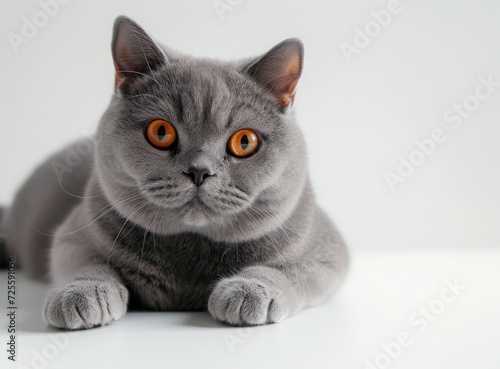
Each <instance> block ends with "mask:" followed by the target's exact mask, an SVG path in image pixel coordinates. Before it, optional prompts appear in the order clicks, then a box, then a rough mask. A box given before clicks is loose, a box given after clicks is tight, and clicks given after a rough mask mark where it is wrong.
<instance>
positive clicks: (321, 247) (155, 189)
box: [1, 17, 348, 329]
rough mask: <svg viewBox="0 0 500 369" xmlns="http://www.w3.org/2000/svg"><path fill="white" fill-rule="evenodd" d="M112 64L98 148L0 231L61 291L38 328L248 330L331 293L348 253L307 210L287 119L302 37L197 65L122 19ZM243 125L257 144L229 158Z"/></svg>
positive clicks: (302, 170)
mask: <svg viewBox="0 0 500 369" xmlns="http://www.w3.org/2000/svg"><path fill="white" fill-rule="evenodd" d="M113 57H114V61H115V65H116V69H117V78H116V92H115V94H114V95H113V97H112V99H111V102H110V104H109V107H108V109H107V111H106V112H105V113H104V115H103V117H102V119H101V121H100V123H99V127H98V130H97V133H96V135H95V138H92V139H85V140H82V141H79V142H76V143H74V144H73V145H71V147H70V148H66V149H65V150H62V151H61V152H60V153H58V154H56V155H54V156H53V157H51V158H50V159H49V160H48V161H46V162H45V163H44V164H42V165H41V166H40V167H39V168H38V169H37V171H36V172H35V173H34V174H33V175H32V176H31V178H30V179H29V180H28V181H27V182H26V184H25V185H24V186H23V187H22V188H21V190H20V191H19V192H18V195H17V197H16V199H15V201H14V203H13V205H12V207H10V208H9V209H8V211H7V213H6V215H5V217H4V219H3V221H2V225H1V227H2V228H1V229H2V233H4V234H5V235H8V236H7V237H6V240H5V241H6V244H7V249H8V253H9V255H12V254H15V255H17V256H18V258H19V262H20V264H21V265H22V266H23V267H24V268H25V269H26V270H27V271H28V273H30V274H31V275H32V276H35V277H42V276H45V275H47V276H48V277H49V278H50V279H51V280H52V281H53V283H55V287H54V288H53V289H52V290H51V292H50V293H49V295H48V297H47V299H46V302H45V307H44V311H43V316H44V318H45V319H46V321H47V322H48V323H49V324H51V325H53V326H55V327H60V328H66V329H82V328H90V327H94V326H99V325H106V324H109V323H111V322H112V321H114V320H116V319H119V318H120V317H122V316H123V315H124V314H125V312H126V310H127V306H128V305H135V306H140V307H143V308H150V309H156V310H206V309H208V311H209V312H210V313H211V314H212V315H213V316H214V318H216V319H217V320H219V321H221V322H225V323H227V324H231V325H258V324H267V323H274V322H279V321H281V320H283V319H285V318H286V317H288V316H291V315H294V314H296V313H297V312H299V311H300V310H301V309H303V308H305V307H308V306H312V305H315V304H318V303H320V302H322V301H324V300H325V299H326V298H328V297H329V296H330V295H331V294H332V293H333V292H334V291H335V290H336V289H337V287H338V286H339V284H340V283H341V281H342V279H343V278H344V276H345V273H346V270H347V265H348V256H347V251H346V247H345V245H344V243H343V241H342V239H341V237H340V236H339V233H338V232H337V230H336V229H335V227H334V226H333V224H332V222H331V221H330V219H329V218H328V216H327V215H326V214H325V213H324V212H323V211H322V210H321V209H320V208H319V206H318V205H317V204H316V202H315V200H314V195H313V192H312V190H311V184H310V181H309V175H308V169H307V160H306V148H305V142H304V138H303V135H302V133H301V131H300V129H299V126H298V124H297V122H296V120H295V117H294V115H293V111H292V109H291V105H292V102H293V97H294V93H295V85H296V82H297V80H298V78H299V77H300V73H301V72H302V61H303V46H302V44H301V42H300V41H298V40H296V39H290V40H286V41H284V42H282V43H281V44H279V45H277V46H276V47H275V48H273V49H272V50H271V51H270V52H268V53H266V54H265V55H264V56H262V57H259V58H252V59H246V60H242V61H237V62H222V61H217V60H209V59H197V58H192V57H188V56H184V55H181V54H179V53H176V52H174V51H172V50H170V49H168V48H166V47H163V46H159V45H158V44H157V43H156V42H155V41H153V39H152V38H150V37H149V36H148V35H147V34H146V33H145V32H144V31H143V30H142V29H141V28H140V27H139V26H138V25H137V24H135V23H134V22H133V21H131V20H130V19H127V18H124V17H120V18H118V19H117V21H116V23H115V29H114V36H113ZM155 119H165V120H167V121H169V122H170V123H172V125H173V126H174V127H175V129H176V131H177V143H176V145H175V147H174V148H172V149H171V150H158V149H157V148H155V147H153V146H152V145H151V144H150V143H149V142H148V141H147V140H146V138H145V133H144V132H145V128H146V126H147V125H148V124H149V123H150V122H151V121H153V120H155ZM243 128H248V129H252V130H254V131H255V132H258V135H259V138H260V146H259V148H258V150H257V152H256V153H255V154H254V155H252V156H250V157H247V158H238V157H234V156H232V155H231V154H230V153H229V152H228V149H227V147H228V140H229V138H230V137H231V135H232V134H233V133H234V132H236V131H237V130H239V129H243ZM68 155H70V159H73V160H69V162H70V163H69V164H68ZM75 158H76V159H75ZM71 163H74V164H75V165H74V166H72V164H71ZM193 167H194V168H204V170H206V171H207V173H209V176H208V177H207V178H206V179H205V181H204V182H203V184H202V185H201V186H196V184H194V183H193V180H192V179H191V178H190V177H189V176H188V175H186V173H187V172H188V171H189V168H193ZM47 272H48V273H47Z"/></svg>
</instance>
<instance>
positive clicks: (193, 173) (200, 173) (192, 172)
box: [184, 167, 213, 187]
mask: <svg viewBox="0 0 500 369" xmlns="http://www.w3.org/2000/svg"><path fill="white" fill-rule="evenodd" d="M184 174H186V175H187V176H189V177H190V178H191V180H192V181H193V183H194V184H195V185H196V186H197V187H200V186H201V185H202V184H203V182H204V181H205V179H207V177H211V176H213V174H212V173H210V171H209V170H208V169H207V168H193V167H191V168H189V169H188V170H187V172H184Z"/></svg>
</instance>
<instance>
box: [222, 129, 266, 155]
mask: <svg viewBox="0 0 500 369" xmlns="http://www.w3.org/2000/svg"><path fill="white" fill-rule="evenodd" d="M228 147H229V152H230V153H231V154H233V155H234V156H237V157H238V158H246V157H248V156H250V155H252V154H253V153H254V152H255V151H256V150H257V148H258V147H259V136H257V133H255V132H254V131H251V130H249V129H242V130H240V131H237V132H235V133H234V134H233V135H232V136H231V138H230V139H229V142H228Z"/></svg>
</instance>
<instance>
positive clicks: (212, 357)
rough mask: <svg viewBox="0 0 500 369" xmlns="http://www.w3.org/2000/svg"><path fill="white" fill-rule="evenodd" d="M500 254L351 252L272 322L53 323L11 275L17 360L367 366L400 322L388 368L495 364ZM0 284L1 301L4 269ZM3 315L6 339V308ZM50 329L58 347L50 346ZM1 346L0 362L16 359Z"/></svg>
mask: <svg viewBox="0 0 500 369" xmlns="http://www.w3.org/2000/svg"><path fill="white" fill-rule="evenodd" d="M499 264H500V252H498V251H493V250H489V251H487V250H476V251H459V252H454V253H446V252H400V253H390V252H373V253H368V252H363V253H356V254H355V255H354V256H353V264H352V270H351V273H350V276H349V278H348V280H347V282H346V284H345V285H344V286H343V288H342V290H340V292H339V293H338V295H337V296H336V297H334V298H333V299H332V300H330V301H329V302H328V303H326V304H324V305H322V306H319V307H316V308H312V309H308V310H306V311H303V312H302V313H300V314H299V315H297V316H295V317H293V318H290V319H288V320H285V321H284V322H282V323H279V324H276V325H271V326H263V327H253V328H244V329H238V328H231V327H226V326H222V325H220V324H217V323H215V322H214V321H213V320H212V318H211V317H210V315H209V314H208V313H171V312H161V313H158V312H132V313H128V314H127V315H126V317H125V318H124V319H122V320H120V321H118V322H115V323H114V324H112V325H111V326H108V327H103V328H97V329H92V330H88V331H81V332H71V333H64V332H61V331H55V330H51V329H49V328H47V327H45V325H44V324H43V322H42V320H41V318H40V307H41V303H42V298H43V296H44V294H45V291H46V288H47V287H46V286H45V285H40V284H38V283H35V282H29V281H26V280H25V279H24V278H22V276H18V281H17V288H18V291H19V295H18V306H19V310H18V321H17V327H18V330H19V331H18V337H17V342H18V348H17V353H18V362H17V363H16V364H17V365H19V364H22V365H24V366H25V367H28V368H36V366H33V365H32V360H33V358H34V357H35V356H36V355H37V353H39V354H40V355H46V354H48V356H49V357H51V359H48V360H47V362H46V364H45V366H43V367H45V368H50V369H57V368H61V369H67V368H72V369H77V368H162V369H163V368H173V369H176V368H181V369H190V368H219V369H225V368H231V369H234V368H241V369H245V368H266V369H267V368H273V369H276V368H283V369H294V368H325V369H326V368H329V369H331V368H343V369H365V368H366V364H365V363H364V361H365V360H367V359H368V360H371V361H372V362H373V361H374V359H375V358H376V357H377V355H379V354H380V353H383V351H382V349H381V345H382V344H384V343H385V344H388V343H389V342H391V341H394V340H396V339H397V337H398V336H399V335H400V334H401V332H407V333H408V335H409V336H410V338H411V340H412V343H411V344H410V345H409V346H407V347H405V348H403V349H402V351H401V354H400V355H399V356H398V357H396V358H395V359H394V360H392V361H391V362H390V366H389V367H390V368H391V369H409V368H425V369H443V368H453V369H470V368H475V369H493V368H498V365H499V363H500V353H499V351H498V344H499V342H500V314H499V311H500V298H499V292H498V285H499V282H500V270H499V269H498V265H499ZM455 280H457V281H458V283H459V284H460V285H463V286H465V287H466V289H465V290H463V291H461V292H459V293H458V294H457V296H456V298H455V300H454V301H452V302H449V303H447V304H444V310H443V311H442V312H441V314H439V315H435V316H434V315H433V316H434V317H435V320H434V321H433V322H432V323H429V324H428V326H427V327H426V329H423V330H422V331H419V330H418V327H419V326H416V325H415V324H412V323H411V322H410V321H409V319H411V317H412V315H413V314H415V313H418V312H419V309H420V308H421V307H426V306H429V305H433V304H437V305H435V306H436V307H437V306H439V303H436V299H438V300H439V299H440V298H441V293H442V291H443V289H446V288H447V282H446V281H455ZM0 291H2V292H1V293H0V304H1V305H0V306H2V307H4V306H6V301H5V300H6V297H5V295H6V292H5V291H6V274H5V273H3V272H2V273H1V274H0ZM451 296H452V295H451V294H449V293H447V294H445V298H446V299H449V298H451ZM2 309H5V308H2ZM431 309H432V308H431ZM430 311H433V310H430ZM0 317H1V318H0V322H1V324H0V328H1V332H0V338H1V342H6V329H7V322H6V316H5V314H4V310H2V312H1V314H0ZM414 319H415V318H414ZM418 319H420V320H421V319H422V318H421V317H420V318H418ZM56 337H58V338H59V340H60V341H61V342H62V346H63V348H61V349H58V350H57V351H56V352H54V354H53V351H51V349H53V348H54V347H55V346H54V345H53V339H54V338H56ZM1 352H2V353H1V357H0V367H1V368H8V369H10V368H17V366H16V365H9V364H8V362H7V359H6V353H5V351H4V350H3V349H2V350H1ZM52 356H53V357H52ZM6 363H7V364H8V365H6ZM35 364H36V362H35ZM19 367H20V368H24V367H23V366H19Z"/></svg>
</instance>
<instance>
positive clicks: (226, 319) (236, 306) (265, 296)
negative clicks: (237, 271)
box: [208, 276, 288, 326]
mask: <svg viewBox="0 0 500 369" xmlns="http://www.w3.org/2000/svg"><path fill="white" fill-rule="evenodd" d="M208 311H209V312H210V314H212V316H213V317H214V318H215V319H217V320H219V321H221V322H223V323H227V324H230V325H237V326H248V325H261V324H270V323H277V322H279V321H282V320H283V319H285V318H286V316H287V314H288V309H287V303H286V301H285V298H284V295H283V293H281V292H280V291H277V290H276V289H275V288H273V287H271V286H269V285H268V284H266V283H263V282H262V281H260V280H258V279H256V278H244V277H239V276H235V277H231V278H226V279H223V280H221V281H219V282H218V283H217V285H216V286H215V288H214V290H213V292H212V294H211V296H210V298H209V300H208Z"/></svg>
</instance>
